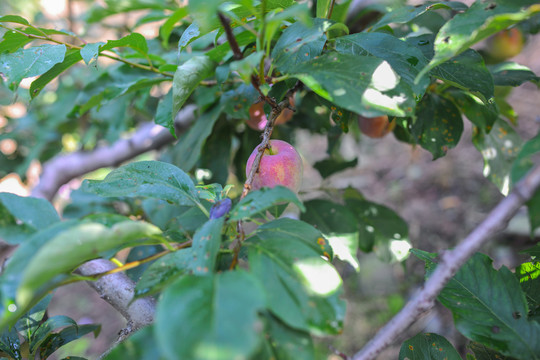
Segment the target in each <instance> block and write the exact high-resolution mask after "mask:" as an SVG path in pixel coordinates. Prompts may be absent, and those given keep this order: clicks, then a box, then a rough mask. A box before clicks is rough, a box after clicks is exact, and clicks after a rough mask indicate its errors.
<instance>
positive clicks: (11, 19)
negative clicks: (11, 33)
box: [0, 15, 30, 26]
mask: <svg viewBox="0 0 540 360" xmlns="http://www.w3.org/2000/svg"><path fill="white" fill-rule="evenodd" d="M0 22H8V23H15V24H21V25H26V26H30V23H29V22H28V20H26V19H25V18H23V17H22V16H18V15H6V16H1V17H0Z"/></svg>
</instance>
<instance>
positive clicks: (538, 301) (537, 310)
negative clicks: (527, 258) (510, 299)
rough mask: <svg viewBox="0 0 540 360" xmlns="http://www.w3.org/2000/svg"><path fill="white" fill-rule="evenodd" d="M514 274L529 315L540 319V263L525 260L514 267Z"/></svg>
mask: <svg viewBox="0 0 540 360" xmlns="http://www.w3.org/2000/svg"><path fill="white" fill-rule="evenodd" d="M515 275H516V277H517V279H518V280H519V284H520V285H521V289H522V290H523V292H524V293H525V296H526V297H527V304H528V305H529V315H530V316H531V317H532V318H535V319H536V320H537V321H538V320H539V319H540V263H538V262H526V263H523V264H521V265H519V266H518V267H517V268H516V271H515Z"/></svg>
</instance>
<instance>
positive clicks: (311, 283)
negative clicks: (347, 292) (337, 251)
mask: <svg viewBox="0 0 540 360" xmlns="http://www.w3.org/2000/svg"><path fill="white" fill-rule="evenodd" d="M293 268H294V269H295V270H296V271H298V273H299V274H300V275H301V277H302V279H303V280H304V282H305V284H306V286H307V288H308V289H309V290H310V291H312V292H313V293H315V294H317V295H322V296H328V295H331V294H333V293H334V292H336V291H337V290H338V289H339V288H340V287H341V285H342V281H341V277H340V276H339V274H338V272H337V271H336V269H335V268H334V267H333V266H329V264H328V263H327V262H326V261H324V260H323V259H321V258H308V259H303V260H299V261H296V262H295V263H294V265H293Z"/></svg>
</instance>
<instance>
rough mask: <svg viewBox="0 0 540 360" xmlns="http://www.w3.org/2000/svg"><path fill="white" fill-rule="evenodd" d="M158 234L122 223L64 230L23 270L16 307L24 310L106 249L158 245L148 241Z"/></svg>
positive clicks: (150, 228) (139, 224)
mask: <svg viewBox="0 0 540 360" xmlns="http://www.w3.org/2000/svg"><path fill="white" fill-rule="evenodd" d="M160 233H161V231H160V230H159V229H158V228H157V227H155V226H153V225H151V224H147V223H143V222H135V221H125V222H121V223H118V224H115V225H113V226H112V227H111V228H107V227H106V226H104V225H101V224H98V223H83V224H80V225H78V226H75V227H73V228H71V229H69V230H66V231H64V232H62V233H61V234H59V235H58V236H56V237H55V238H54V239H52V240H51V241H49V242H47V243H46V244H45V245H43V246H42V247H41V248H40V249H39V251H38V252H37V253H36V254H35V255H34V256H33V257H32V259H31V261H30V262H29V263H28V265H27V267H26V268H25V270H24V274H23V278H22V280H21V284H20V286H19V289H18V290H17V296H16V299H17V305H18V306H22V307H26V306H28V304H30V303H31V302H32V301H33V300H34V298H35V297H39V296H42V295H43V294H44V292H45V291H46V290H47V289H49V288H50V287H51V286H54V285H55V283H57V282H58V280H65V276H64V277H63V276H61V275H69V273H71V272H72V271H73V270H75V269H76V268H77V266H79V265H81V264H82V263H84V262H86V261H88V260H91V259H95V258H97V257H99V254H100V253H103V252H105V251H108V250H112V249H116V248H123V247H130V246H135V245H140V244H148V243H154V244H155V243H160V240H157V239H154V240H151V239H149V238H151V237H153V236H156V235H159V234H160Z"/></svg>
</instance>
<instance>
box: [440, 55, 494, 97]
mask: <svg viewBox="0 0 540 360" xmlns="http://www.w3.org/2000/svg"><path fill="white" fill-rule="evenodd" d="M431 75H433V76H435V77H437V78H439V79H441V80H444V81H445V82H446V83H448V84H450V85H453V86H455V87H457V88H460V89H463V90H467V91H470V92H471V93H472V94H474V95H476V96H478V97H479V98H480V99H482V101H483V102H484V103H485V104H488V103H489V102H491V101H493V100H490V99H492V98H493V96H494V94H493V92H494V86H493V78H492V76H491V73H490V72H489V70H488V69H487V67H486V65H485V63H484V59H483V58H482V56H481V55H480V54H479V53H477V52H476V51H474V50H472V49H469V50H466V51H465V52H463V53H461V54H459V55H457V56H456V57H453V58H452V59H450V60H449V61H446V62H444V63H442V64H441V65H439V66H437V67H436V68H435V69H433V70H432V71H431Z"/></svg>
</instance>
